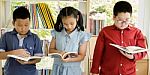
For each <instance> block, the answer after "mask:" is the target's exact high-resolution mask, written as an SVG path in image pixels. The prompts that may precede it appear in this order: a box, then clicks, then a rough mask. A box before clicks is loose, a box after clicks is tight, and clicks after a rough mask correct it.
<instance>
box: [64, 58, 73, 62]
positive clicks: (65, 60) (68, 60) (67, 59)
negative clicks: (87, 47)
mask: <svg viewBox="0 0 150 75" xmlns="http://www.w3.org/2000/svg"><path fill="white" fill-rule="evenodd" d="M71 59H72V58H65V59H62V61H63V62H66V63H67V62H70V61H71Z"/></svg>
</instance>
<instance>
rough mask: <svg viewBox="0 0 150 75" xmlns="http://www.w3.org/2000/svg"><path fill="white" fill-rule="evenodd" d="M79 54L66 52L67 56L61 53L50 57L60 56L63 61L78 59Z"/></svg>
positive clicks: (52, 54)
mask: <svg viewBox="0 0 150 75" xmlns="http://www.w3.org/2000/svg"><path fill="white" fill-rule="evenodd" d="M77 55H78V53H77V52H66V53H65V54H63V55H62V54H60V53H50V54H48V56H60V57H61V58H62V59H66V58H74V57H77Z"/></svg>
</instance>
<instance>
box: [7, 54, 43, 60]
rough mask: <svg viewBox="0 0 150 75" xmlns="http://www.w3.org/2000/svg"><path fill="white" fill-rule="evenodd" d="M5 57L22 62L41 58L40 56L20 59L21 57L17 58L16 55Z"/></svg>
mask: <svg viewBox="0 0 150 75" xmlns="http://www.w3.org/2000/svg"><path fill="white" fill-rule="evenodd" d="M7 57H11V58H15V59H19V60H23V61H29V60H31V59H40V58H42V57H40V56H30V57H22V56H17V55H7Z"/></svg>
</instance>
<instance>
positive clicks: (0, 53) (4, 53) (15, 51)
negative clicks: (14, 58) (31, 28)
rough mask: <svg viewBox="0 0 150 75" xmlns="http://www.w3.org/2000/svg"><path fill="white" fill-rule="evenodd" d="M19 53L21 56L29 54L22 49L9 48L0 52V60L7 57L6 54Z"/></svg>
mask: <svg viewBox="0 0 150 75" xmlns="http://www.w3.org/2000/svg"><path fill="white" fill-rule="evenodd" d="M8 54H10V55H21V56H30V55H29V54H28V52H27V51H26V50H24V49H17V50H11V51H8V52H4V51H3V52H0V60H2V59H7V55H8Z"/></svg>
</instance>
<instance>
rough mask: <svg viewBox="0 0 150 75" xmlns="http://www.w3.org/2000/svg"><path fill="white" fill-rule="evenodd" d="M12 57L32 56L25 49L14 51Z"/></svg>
mask: <svg viewBox="0 0 150 75" xmlns="http://www.w3.org/2000/svg"><path fill="white" fill-rule="evenodd" d="M10 54H12V55H21V56H24V57H28V56H31V55H30V54H29V52H27V51H26V50H25V49H17V50H13V51H11V53H10Z"/></svg>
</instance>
